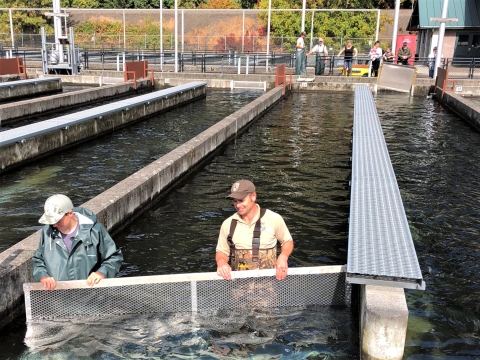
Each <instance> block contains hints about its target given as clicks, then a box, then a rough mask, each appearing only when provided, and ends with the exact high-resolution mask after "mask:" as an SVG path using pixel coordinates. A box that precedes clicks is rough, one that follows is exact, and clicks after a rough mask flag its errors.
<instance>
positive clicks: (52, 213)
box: [32, 194, 123, 290]
mask: <svg viewBox="0 0 480 360" xmlns="http://www.w3.org/2000/svg"><path fill="white" fill-rule="evenodd" d="M44 209H45V213H44V214H43V216H42V217H41V218H40V220H39V223H41V224H45V226H44V227H43V229H42V233H41V235H40V242H39V245H38V249H37V251H36V252H35V254H34V256H33V259H32V260H33V277H34V279H35V281H40V282H41V283H43V285H44V287H45V289H47V290H53V289H55V287H56V281H66V280H83V279H86V280H87V284H88V285H90V286H93V285H95V284H98V283H99V282H100V280H102V279H104V278H113V277H115V276H116V275H117V273H118V271H119V270H120V266H121V265H122V261H123V255H122V252H121V250H120V249H117V246H116V245H115V242H114V241H113V239H112V238H111V237H110V235H109V234H108V232H107V229H105V227H104V226H103V225H102V224H101V223H98V222H97V221H96V216H95V214H94V213H93V212H92V211H90V210H88V209H86V208H82V207H73V204H72V201H71V200H70V199H69V198H68V197H67V196H65V195H61V194H56V195H53V196H51V197H49V198H48V199H47V201H46V202H45V206H44Z"/></svg>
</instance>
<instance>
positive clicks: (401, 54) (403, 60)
mask: <svg viewBox="0 0 480 360" xmlns="http://www.w3.org/2000/svg"><path fill="white" fill-rule="evenodd" d="M411 57H412V50H410V48H409V47H408V43H407V42H406V41H404V42H403V46H402V47H401V48H400V49H399V50H398V53H397V58H398V64H402V65H410V64H409V63H408V60H409V59H410V58H411Z"/></svg>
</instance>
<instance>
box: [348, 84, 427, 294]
mask: <svg viewBox="0 0 480 360" xmlns="http://www.w3.org/2000/svg"><path fill="white" fill-rule="evenodd" d="M347 281H348V282H350V283H355V284H376V285H386V286H397V287H403V288H412V289H425V284H424V282H423V278H422V273H421V271H420V266H419V264H418V259H417V254H416V252H415V248H414V245H413V239H412V236H411V234H410V229H409V226H408V222H407V217H406V215H405V210H404V208H403V203H402V199H401V196H400V191H399V189H398V184H397V180H396V178H395V173H394V171H393V167H392V163H391V161H390V156H389V154H388V149H387V145H386V143H385V138H384V136H383V132H382V127H381V124H380V120H379V118H378V114H377V109H376V106H375V102H374V99H373V96H372V93H371V91H370V88H369V87H368V86H356V87H355V97H354V120H353V148H352V180H351V195H350V219H349V234H348V261H347Z"/></svg>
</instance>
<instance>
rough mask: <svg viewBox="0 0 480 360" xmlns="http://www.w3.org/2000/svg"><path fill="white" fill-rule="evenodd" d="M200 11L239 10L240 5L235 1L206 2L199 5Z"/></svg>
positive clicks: (212, 0) (208, 0) (209, 0)
mask: <svg viewBox="0 0 480 360" xmlns="http://www.w3.org/2000/svg"><path fill="white" fill-rule="evenodd" d="M199 8H200V9H240V5H239V4H238V3H237V2H236V1H235V0H207V2H206V3H204V4H200V6H199Z"/></svg>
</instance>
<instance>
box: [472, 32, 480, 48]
mask: <svg viewBox="0 0 480 360" xmlns="http://www.w3.org/2000/svg"><path fill="white" fill-rule="evenodd" d="M472 46H475V47H478V46H480V34H474V35H473V38H472Z"/></svg>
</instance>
